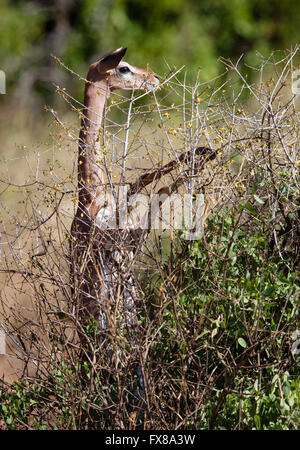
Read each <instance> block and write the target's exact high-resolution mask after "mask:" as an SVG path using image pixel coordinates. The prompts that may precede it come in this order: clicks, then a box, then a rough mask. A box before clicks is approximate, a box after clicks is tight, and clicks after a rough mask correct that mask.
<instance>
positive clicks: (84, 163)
mask: <svg viewBox="0 0 300 450" xmlns="http://www.w3.org/2000/svg"><path fill="white" fill-rule="evenodd" d="M109 94H110V90H109V87H108V85H107V83H106V81H105V80H101V81H98V82H97V83H88V82H87V83H86V85H85V93H84V111H83V114H84V116H83V119H82V121H81V128H80V135H79V152H78V190H79V204H80V205H81V206H83V207H87V206H88V205H91V204H92V202H93V201H94V200H95V199H96V198H97V196H98V195H99V194H100V193H101V192H102V190H103V184H104V173H103V169H102V162H101V157H102V152H101V140H100V133H101V123H102V116H103V109H104V106H105V102H106V100H107V98H108V97H109Z"/></svg>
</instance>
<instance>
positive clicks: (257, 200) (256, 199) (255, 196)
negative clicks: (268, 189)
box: [253, 194, 265, 205]
mask: <svg viewBox="0 0 300 450" xmlns="http://www.w3.org/2000/svg"><path fill="white" fill-rule="evenodd" d="M253 198H254V200H255V201H256V202H257V203H259V204H260V205H263V204H264V203H265V201H264V200H262V199H261V198H260V197H258V195H255V194H254V195H253Z"/></svg>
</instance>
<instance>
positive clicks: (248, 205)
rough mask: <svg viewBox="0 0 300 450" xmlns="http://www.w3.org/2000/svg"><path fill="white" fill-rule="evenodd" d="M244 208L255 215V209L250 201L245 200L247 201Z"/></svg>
mask: <svg viewBox="0 0 300 450" xmlns="http://www.w3.org/2000/svg"><path fill="white" fill-rule="evenodd" d="M246 209H247V210H248V211H249V212H250V213H251V214H253V215H254V216H255V214H256V211H255V209H254V208H253V206H252V205H251V203H250V202H247V203H246Z"/></svg>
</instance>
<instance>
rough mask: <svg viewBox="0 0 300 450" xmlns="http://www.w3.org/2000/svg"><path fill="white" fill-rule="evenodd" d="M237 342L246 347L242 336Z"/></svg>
mask: <svg viewBox="0 0 300 450" xmlns="http://www.w3.org/2000/svg"><path fill="white" fill-rule="evenodd" d="M238 343H239V344H240V346H241V347H243V348H246V347H247V342H246V341H245V339H243V338H238Z"/></svg>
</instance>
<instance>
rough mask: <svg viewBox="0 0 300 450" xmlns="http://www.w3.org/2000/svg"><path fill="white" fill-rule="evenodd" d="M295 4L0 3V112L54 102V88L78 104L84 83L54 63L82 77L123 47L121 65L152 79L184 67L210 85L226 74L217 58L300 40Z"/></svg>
mask: <svg viewBox="0 0 300 450" xmlns="http://www.w3.org/2000/svg"><path fill="white" fill-rule="evenodd" d="M299 24H300V3H298V2H297V1H295V0H273V1H272V0H32V1H25V0H15V1H13V0H1V1H0V43H1V45H0V69H1V70H4V71H5V72H6V77H7V95H5V96H4V95H3V96H0V102H1V103H2V106H3V104H4V103H7V102H13V104H14V105H16V104H17V105H22V106H24V105H32V103H34V104H35V105H36V106H42V105H43V104H45V103H48V104H49V103H51V104H53V102H55V98H56V97H57V96H56V95H55V88H54V87H53V84H52V83H57V84H59V85H61V86H64V87H66V88H67V90H68V91H69V92H71V93H72V94H73V95H75V96H76V97H78V96H79V98H80V96H81V94H82V89H83V83H82V82H80V81H79V80H78V79H77V78H76V77H74V76H72V75H71V74H70V73H69V72H68V71H66V70H64V69H62V68H61V67H60V66H59V65H58V64H57V63H56V62H55V61H54V60H53V59H52V58H51V57H50V54H51V53H53V54H55V55H56V56H58V57H59V58H60V59H62V60H63V62H64V63H65V64H66V65H67V66H68V67H70V68H71V69H73V70H75V71H76V72H78V73H79V74H80V75H82V76H85V74H86V70H87V66H88V64H89V63H90V62H92V61H93V60H95V59H98V58H99V57H100V56H101V55H102V54H104V53H106V52H108V51H110V50H112V49H114V48H117V47H120V46H126V47H128V55H127V57H126V60H128V61H129V62H132V63H133V64H135V65H140V66H142V67H145V66H146V64H149V65H150V67H151V68H152V69H153V70H155V72H157V73H158V74H161V75H163V74H164V73H165V72H167V71H168V70H167V66H166V63H165V60H166V61H167V63H168V64H169V65H170V66H171V67H173V66H176V67H178V68H179V67H181V66H182V65H185V67H186V68H187V69H188V76H190V77H193V76H194V77H195V76H196V74H197V70H198V69H199V68H201V69H202V71H201V79H203V80H208V79H210V78H212V77H214V76H215V75H217V74H218V73H220V71H223V70H224V67H222V64H221V63H220V62H219V61H218V58H219V57H220V56H222V57H224V58H232V59H233V60H237V59H238V57H239V56H240V55H241V54H242V53H244V54H245V57H244V58H245V59H244V61H245V62H246V63H247V64H249V65H252V64H255V59H256V54H257V53H256V52H260V53H261V54H263V55H264V56H268V55H269V54H270V53H271V51H272V50H284V49H289V48H291V47H292V46H294V45H295V44H296V43H298V42H299V41H300V39H299V37H300V33H299Z"/></svg>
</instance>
